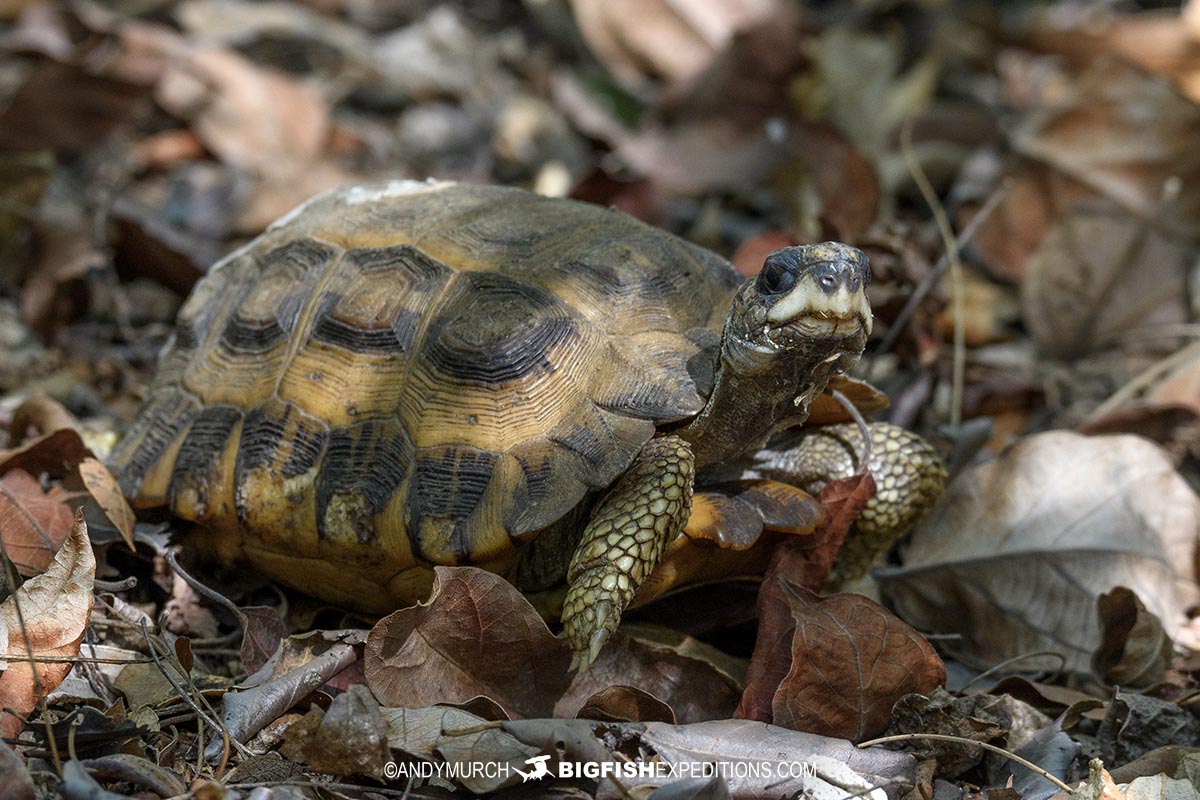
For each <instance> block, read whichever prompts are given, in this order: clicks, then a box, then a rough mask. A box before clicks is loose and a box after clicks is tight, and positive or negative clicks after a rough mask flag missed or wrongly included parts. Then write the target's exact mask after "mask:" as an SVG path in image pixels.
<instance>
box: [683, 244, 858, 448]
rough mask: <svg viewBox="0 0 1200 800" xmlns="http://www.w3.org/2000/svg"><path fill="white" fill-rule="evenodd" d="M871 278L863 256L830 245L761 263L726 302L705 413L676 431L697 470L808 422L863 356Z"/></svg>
mask: <svg viewBox="0 0 1200 800" xmlns="http://www.w3.org/2000/svg"><path fill="white" fill-rule="evenodd" d="M869 277H870V272H869V269H868V266H867V257H866V255H864V254H863V252H862V251H861V250H857V249H855V248H853V247H850V246H849V245H844V244H839V243H837V242H825V243H824V244H814V245H806V246H803V247H785V248H784V249H782V250H776V251H775V252H774V253H771V255H769V256H767V258H766V261H765V262H764V263H763V268H762V271H761V272H759V274H758V276H757V277H755V278H752V279H750V280H749V281H747V282H746V283H745V284H744V285H743V286H742V287H741V288H740V289H739V290H738V291H737V292H736V293H735V295H734V297H733V302H732V304H731V306H730V309H729V315H728V317H726V320H725V332H724V334H723V335H722V337H721V357H720V363H719V364H717V369H716V381H715V383H714V386H713V390H712V393H711V394H710V395H709V398H708V402H707V403H706V404H705V407H704V410H703V411H702V412H701V413H700V414H699V415H697V417H696V418H694V419H693V420H692V421H691V422H690V423H688V424H687V425H686V426H684V427H683V428H682V429H681V430H680V431H679V433H680V435H681V436H683V437H684V438H686V439H687V440H688V441H689V442H690V443H691V444H692V447H693V450H694V451H695V454H696V459H697V464H699V465H701V466H703V465H707V464H715V463H718V462H722V461H726V460H728V459H730V458H734V457H736V456H738V455H739V454H741V453H743V452H746V451H747V450H748V449H749V448H753V447H755V446H757V444H758V443H761V442H762V441H763V440H765V438H766V437H767V436H768V435H769V434H770V433H771V432H772V431H775V430H778V429H779V428H782V427H788V426H790V425H795V424H799V423H801V422H803V421H804V420H805V419H806V418H807V417H808V409H809V406H810V405H811V403H812V401H813V399H814V398H815V397H816V396H817V395H819V394H820V393H821V392H823V391H824V390H825V384H826V383H827V382H828V381H829V379H830V378H831V377H833V376H834V375H838V374H840V373H842V372H845V371H846V370H847V369H849V368H850V367H852V366H853V365H854V362H856V361H857V360H858V357H859V356H860V355H862V351H863V347H864V346H865V345H866V342H867V336H868V334H870V332H871V306H870V304H869V303H868V302H867V294H866V286H867V281H868V279H869Z"/></svg>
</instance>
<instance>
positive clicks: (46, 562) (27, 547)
mask: <svg viewBox="0 0 1200 800" xmlns="http://www.w3.org/2000/svg"><path fill="white" fill-rule="evenodd" d="M75 497H76V495H72V494H71V493H69V492H66V491H63V489H62V487H57V486H56V487H55V488H53V489H51V490H50V491H49V492H44V491H42V486H41V484H40V483H38V482H37V480H35V479H34V477H33V476H32V475H30V474H29V473H28V472H25V471H24V470H20V469H14V470H10V471H9V472H8V473H7V474H5V475H4V477H2V478H0V542H2V543H3V545H4V552H5V554H6V555H7V556H8V558H9V560H10V561H12V563H13V566H15V567H16V568H17V571H18V572H20V573H21V574H22V575H24V576H25V577H29V576H31V575H37V574H39V573H41V572H42V571H44V570H45V569H46V568H47V567H48V566H50V563H51V562H52V561H54V554H55V553H57V552H58V549H59V548H60V547H61V546H62V543H63V542H64V541H66V539H67V536H68V535H69V534H70V533H71V525H72V519H73V517H74V514H73V513H72V511H71V507H70V505H68V503H69V501H71V500H73V499H75Z"/></svg>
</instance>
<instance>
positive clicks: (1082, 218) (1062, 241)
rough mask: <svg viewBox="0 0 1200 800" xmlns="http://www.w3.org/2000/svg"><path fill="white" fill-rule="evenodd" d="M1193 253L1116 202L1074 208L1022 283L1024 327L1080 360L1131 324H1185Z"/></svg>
mask: <svg viewBox="0 0 1200 800" xmlns="http://www.w3.org/2000/svg"><path fill="white" fill-rule="evenodd" d="M1197 133H1198V134H1200V128H1198V130H1197ZM1198 177H1200V176H1198ZM1196 256H1197V253H1196V250H1195V248H1193V247H1191V246H1190V245H1188V244H1187V243H1185V242H1182V241H1178V240H1175V239H1172V238H1168V237H1167V236H1165V235H1163V234H1161V233H1159V232H1156V231H1154V230H1148V229H1147V225H1146V224H1145V223H1144V222H1143V221H1141V220H1139V219H1137V218H1136V217H1133V216H1131V215H1130V214H1129V213H1128V212H1126V211H1124V210H1123V209H1121V208H1119V207H1116V206H1115V205H1113V204H1111V203H1105V202H1102V201H1100V202H1098V203H1097V204H1093V205H1081V206H1077V207H1075V208H1073V209H1071V210H1070V211H1068V212H1067V213H1065V214H1063V216H1061V217H1060V218H1059V219H1058V220H1057V222H1056V223H1055V224H1054V226H1053V227H1052V228H1051V229H1050V231H1049V232H1048V233H1047V234H1046V237H1045V238H1044V239H1042V241H1041V244H1040V245H1039V246H1038V248H1037V250H1035V251H1034V253H1033V255H1032V256H1031V258H1030V261H1029V265H1028V269H1027V271H1026V274H1025V278H1024V280H1023V281H1022V283H1021V307H1022V315H1023V317H1024V320H1025V324H1026V325H1027V326H1028V327H1029V330H1030V332H1031V333H1032V334H1033V338H1034V340H1035V341H1036V342H1037V345H1038V348H1039V349H1040V350H1041V351H1042V352H1044V353H1047V354H1049V355H1053V356H1058V357H1062V358H1075V357H1079V356H1082V355H1085V354H1087V353H1092V352H1096V351H1098V350H1102V349H1104V348H1106V347H1110V346H1112V345H1113V344H1116V343H1118V342H1119V341H1120V337H1122V336H1123V335H1125V334H1127V333H1128V332H1129V331H1130V330H1131V329H1134V328H1150V327H1153V326H1163V325H1175V324H1182V323H1185V322H1187V321H1188V320H1189V319H1190V318H1191V310H1190V307H1189V305H1188V300H1187V298H1188V289H1187V286H1188V281H1189V278H1188V272H1189V269H1190V268H1191V265H1192V264H1193V263H1194V262H1195V259H1196Z"/></svg>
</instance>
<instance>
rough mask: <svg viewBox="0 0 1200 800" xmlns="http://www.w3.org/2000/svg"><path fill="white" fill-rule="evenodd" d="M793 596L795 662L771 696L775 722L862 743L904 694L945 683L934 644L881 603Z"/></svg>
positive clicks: (885, 721)
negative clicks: (772, 696)
mask: <svg viewBox="0 0 1200 800" xmlns="http://www.w3.org/2000/svg"><path fill="white" fill-rule="evenodd" d="M789 599H790V601H791V609H792V614H793V616H794V617H795V620H796V632H795V637H794V638H793V640H792V667H791V670H790V671H789V672H788V674H787V676H786V677H785V678H784V679H783V681H782V682H781V683H780V684H779V689H778V691H777V692H776V693H775V696H774V698H773V700H772V708H771V711H772V717H773V719H772V721H773V722H774V724H776V725H782V726H784V727H786V728H793V729H795V730H804V731H810V732H812V733H819V734H822V735H824V736H835V737H840V738H846V739H851V740H853V741H862V740H863V739H867V738H870V737H872V736H874V735H876V734H878V733H880V732H882V731H883V730H884V729H885V728H887V726H888V722H890V721H891V716H892V706H893V705H895V703H896V701H897V700H899V699H900V698H901V697H903V696H904V695H906V694H910V693H913V692H916V693H920V694H928V693H929V692H931V691H933V690H934V689H935V688H937V687H939V686H941V685H943V684H944V683H945V682H946V667H945V665H944V664H942V660H941V659H940V658H938V656H937V653H936V652H934V650H933V647H932V646H931V645H930V644H929V642H927V641H925V639H924V638H923V637H922V636H921V635H920V634H919V633H917V632H916V631H915V630H913V629H912V628H910V627H909V626H908V625H906V624H904V623H903V622H901V621H900V620H899V619H897V618H896V617H895V616H893V615H892V614H891V612H889V611H888V610H887V609H885V608H884V607H883V606H881V605H879V604H878V603H876V602H874V601H872V600H870V599H868V598H866V597H862V596H861V595H856V594H836V595H833V596H831V597H827V598H818V597H817V596H816V595H813V594H811V593H809V592H804V591H803V590H799V591H796V592H794V593H792V594H791V595H790V596H789Z"/></svg>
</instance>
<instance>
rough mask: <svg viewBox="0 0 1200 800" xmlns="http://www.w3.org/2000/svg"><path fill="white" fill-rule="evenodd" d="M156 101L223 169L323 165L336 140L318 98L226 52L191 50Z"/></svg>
mask: <svg viewBox="0 0 1200 800" xmlns="http://www.w3.org/2000/svg"><path fill="white" fill-rule="evenodd" d="M155 98H156V99H157V100H158V102H159V104H160V105H162V107H163V108H164V109H166V110H167V111H168V112H169V113H171V114H173V115H175V116H176V117H179V118H180V119H182V120H184V121H185V122H187V123H189V124H190V125H191V127H192V130H193V131H195V133H196V135H197V136H198V137H199V138H200V140H201V141H202V142H204V144H205V146H207V147H208V148H209V149H210V150H212V151H213V152H214V153H215V154H216V155H217V156H218V157H220V158H221V160H222V161H224V162H225V163H227V164H231V165H233V166H236V167H240V168H242V169H246V170H251V171H253V172H255V173H272V172H280V171H287V169H288V168H289V167H290V166H292V165H298V164H304V163H306V162H308V161H310V160H312V159H315V158H316V157H317V156H318V155H319V154H320V152H321V149H322V147H323V146H324V144H325V139H326V137H327V136H328V133H329V108H328V104H327V103H326V102H325V100H324V99H323V98H322V97H321V96H320V94H318V93H317V91H316V90H314V89H312V88H311V87H309V86H308V85H306V84H304V83H302V82H300V81H299V80H297V79H295V78H292V77H290V76H288V75H286V74H284V73H282V72H278V71H276V70H272V69H268V68H266V67H261V66H258V65H257V64H254V63H253V62H251V61H249V60H248V59H246V58H243V57H242V56H240V55H238V54H237V53H235V52H233V51H232V50H226V49H223V48H220V47H195V48H188V49H185V50H183V51H182V52H181V53H180V54H179V55H178V57H177V58H176V59H175V60H174V61H173V62H172V64H171V65H170V66H169V67H168V68H167V71H166V73H165V74H164V75H163V76H162V80H160V81H159V83H158V85H157V86H156V87H155Z"/></svg>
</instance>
